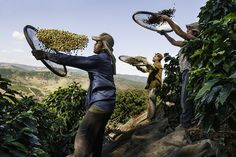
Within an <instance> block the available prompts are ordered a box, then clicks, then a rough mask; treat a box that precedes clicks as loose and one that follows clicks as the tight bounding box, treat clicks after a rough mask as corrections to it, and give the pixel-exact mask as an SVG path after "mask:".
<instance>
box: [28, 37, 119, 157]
mask: <svg viewBox="0 0 236 157" xmlns="http://www.w3.org/2000/svg"><path fill="white" fill-rule="evenodd" d="M92 39H93V40H95V41H96V43H95V45H94V53H95V55H92V56H88V57H83V56H72V55H67V54H62V53H59V54H52V53H48V52H44V51H37V50H36V51H33V52H32V53H33V55H34V56H35V57H36V59H40V60H41V59H46V60H50V61H53V62H55V63H57V64H62V65H67V66H71V67H75V68H79V69H82V70H85V71H87V72H88V76H89V80H90V85H89V88H88V94H87V98H86V107H87V112H86V114H85V116H84V118H83V120H82V123H81V125H80V127H79V129H78V132H77V134H76V137H75V143H74V148H75V150H74V157H101V154H102V144H103V136H104V131H105V126H106V124H107V122H108V120H109V118H110V116H111V114H112V112H113V110H114V107H115V96H116V87H115V83H114V78H113V75H114V74H115V73H116V66H115V64H116V59H115V57H114V55H113V45H114V40H113V37H112V36H111V35H109V34H107V33H102V34H100V35H99V36H93V37H92Z"/></svg>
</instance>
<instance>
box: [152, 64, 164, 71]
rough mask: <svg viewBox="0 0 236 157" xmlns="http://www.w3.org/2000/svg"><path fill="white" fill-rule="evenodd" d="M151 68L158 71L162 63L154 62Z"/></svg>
mask: <svg viewBox="0 0 236 157" xmlns="http://www.w3.org/2000/svg"><path fill="white" fill-rule="evenodd" d="M153 68H154V70H156V71H159V70H160V69H162V65H161V63H160V62H156V63H154V64H153Z"/></svg>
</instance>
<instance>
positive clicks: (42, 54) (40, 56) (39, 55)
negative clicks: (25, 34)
mask: <svg viewBox="0 0 236 157" xmlns="http://www.w3.org/2000/svg"><path fill="white" fill-rule="evenodd" d="M31 52H32V54H33V56H34V57H35V58H36V59H37V60H42V59H47V54H46V52H45V51H42V50H32V51H31Z"/></svg>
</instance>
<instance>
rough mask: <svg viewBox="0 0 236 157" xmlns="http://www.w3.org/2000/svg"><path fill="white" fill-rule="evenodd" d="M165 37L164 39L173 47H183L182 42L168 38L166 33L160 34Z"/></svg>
mask: <svg viewBox="0 0 236 157" xmlns="http://www.w3.org/2000/svg"><path fill="white" fill-rule="evenodd" d="M161 34H162V35H164V36H165V37H166V39H167V40H168V41H169V42H170V43H171V44H172V45H174V46H179V47H181V46H183V41H176V40H175V39H174V38H172V37H170V36H169V35H168V34H167V33H161Z"/></svg>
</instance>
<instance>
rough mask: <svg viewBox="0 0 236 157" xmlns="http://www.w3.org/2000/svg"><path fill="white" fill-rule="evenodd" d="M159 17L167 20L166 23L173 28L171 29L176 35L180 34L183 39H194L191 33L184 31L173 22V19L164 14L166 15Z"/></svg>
mask: <svg viewBox="0 0 236 157" xmlns="http://www.w3.org/2000/svg"><path fill="white" fill-rule="evenodd" d="M161 19H162V20H163V21H166V22H168V24H169V25H170V27H171V28H172V29H173V31H174V32H175V33H176V34H177V35H178V36H180V37H181V38H183V39H185V40H191V39H195V38H196V37H195V36H193V35H191V34H188V33H186V32H184V31H183V30H182V29H181V28H180V27H179V26H178V25H177V24H176V23H174V21H173V20H172V19H171V18H170V17H168V16H166V15H161Z"/></svg>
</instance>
